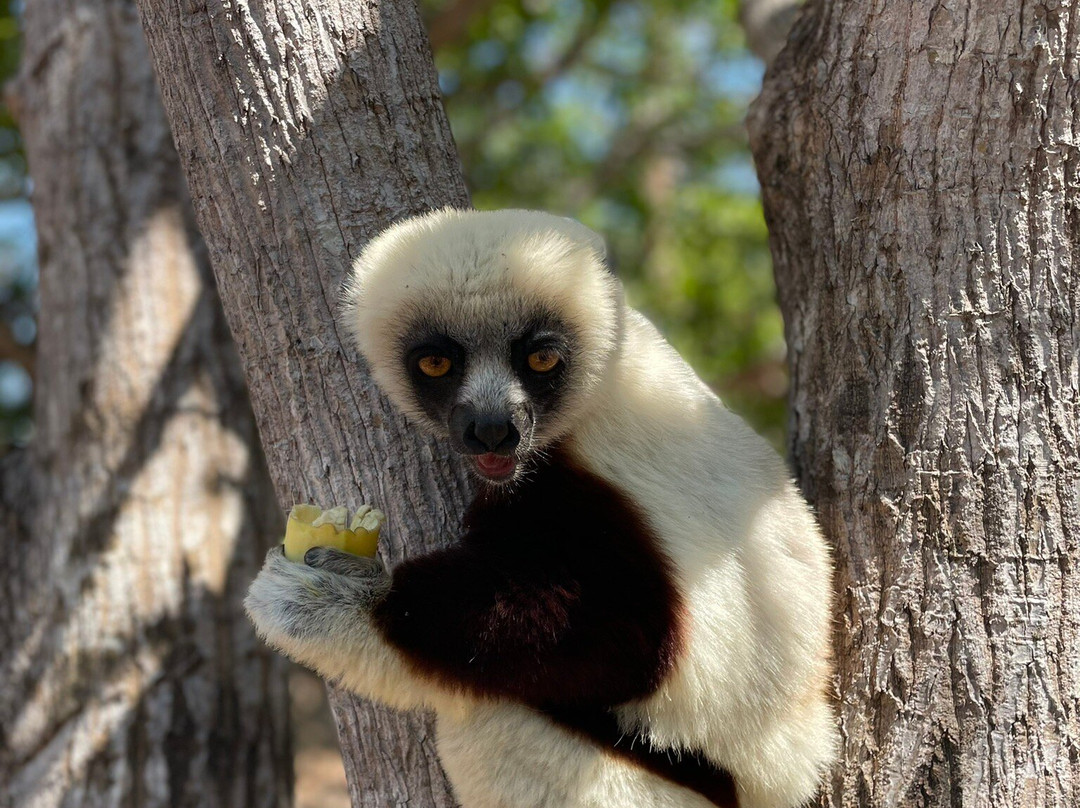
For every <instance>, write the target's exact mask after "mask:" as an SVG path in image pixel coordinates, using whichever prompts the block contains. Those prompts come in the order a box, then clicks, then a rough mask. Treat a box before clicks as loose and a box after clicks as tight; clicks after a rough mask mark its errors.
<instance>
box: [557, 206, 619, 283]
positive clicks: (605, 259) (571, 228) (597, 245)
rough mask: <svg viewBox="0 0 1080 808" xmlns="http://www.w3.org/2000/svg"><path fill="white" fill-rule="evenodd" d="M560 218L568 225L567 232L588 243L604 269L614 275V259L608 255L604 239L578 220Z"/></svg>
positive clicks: (567, 217)
mask: <svg viewBox="0 0 1080 808" xmlns="http://www.w3.org/2000/svg"><path fill="white" fill-rule="evenodd" d="M560 218H561V219H562V221H564V222H565V223H566V224H567V225H568V227H567V228H566V230H567V232H568V233H570V234H572V235H573V236H574V237H575V238H577V239H580V240H581V241H583V242H584V243H586V244H587V245H588V246H589V249H591V250H592V251H593V252H594V253H595V254H596V257H597V258H599V259H600V263H602V264H603V265H604V268H605V269H607V271H608V272H610V273H611V274H613V275H614V274H615V268H614V265H613V262H612V257H611V255H610V254H609V253H608V248H607V242H605V241H604V237H603V236H601V235H600V234H599V233H597V232H596V231H595V230H593V229H592V228H591V227H586V226H585V225H583V224H582V223H581V222H579V221H578V220H577V219H573V218H571V217H569V216H562V217H560Z"/></svg>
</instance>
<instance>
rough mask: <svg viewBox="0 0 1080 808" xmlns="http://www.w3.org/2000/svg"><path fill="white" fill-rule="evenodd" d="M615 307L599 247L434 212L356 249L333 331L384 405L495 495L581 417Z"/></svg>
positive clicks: (614, 328)
mask: <svg viewBox="0 0 1080 808" xmlns="http://www.w3.org/2000/svg"><path fill="white" fill-rule="evenodd" d="M621 300H622V298H621V288H620V287H619V284H618V282H617V281H616V280H615V279H614V277H613V276H612V275H611V274H610V272H608V270H607V268H606V266H605V264H604V257H603V244H602V242H601V241H600V239H599V237H598V236H597V235H596V234H595V233H593V232H592V231H590V230H588V229H587V228H585V227H584V226H582V225H580V224H578V223H577V222H573V221H571V220H568V219H562V218H560V217H557V216H552V215H550V214H546V213H536V212H531V211H494V212H487V213H484V212H477V211H457V210H442V211H437V212H435V213H431V214H428V215H426V216H420V217H416V218H413V219H409V220H406V221H404V222H401V223H399V224H397V225H394V226H393V227H391V228H390V229H389V230H387V231H385V232H384V233H382V234H381V235H379V236H378V237H377V238H375V239H374V240H373V241H372V242H371V243H370V244H369V245H368V246H367V248H366V249H365V250H364V252H363V254H362V255H361V256H360V258H359V259H358V260H357V261H356V263H355V264H354V266H353V272H352V276H351V278H350V280H349V283H348V285H347V287H346V292H345V310H344V319H343V323H344V325H345V326H346V328H348V329H349V330H350V331H351V332H352V334H353V336H354V337H355V338H356V342H357V345H358V346H359V347H360V350H361V352H362V353H363V355H364V357H365V358H366V359H367V361H368V365H369V367H370V369H371V371H372V373H373V375H374V376H375V380H376V382H377V383H378V385H379V387H380V388H381V389H382V391H383V392H384V393H385V394H386V395H387V396H389V398H390V399H391V400H392V401H393V403H394V404H395V405H396V406H397V407H398V408H399V409H400V410H402V411H403V412H404V413H405V414H406V415H408V416H409V417H410V418H413V419H415V420H418V421H419V422H420V423H422V424H424V425H425V426H427V428H428V429H430V430H431V431H433V432H434V433H435V434H437V435H438V436H440V437H442V438H444V439H446V440H448V441H449V442H450V444H451V446H453V448H454V449H455V450H456V451H458V452H460V453H462V454H464V455H468V457H469V459H470V461H471V464H472V467H473V468H474V470H475V471H476V472H477V474H479V475H480V477H481V478H482V479H483V480H485V481H486V482H489V483H492V484H503V483H508V482H512V481H513V480H515V479H517V478H518V477H519V476H520V475H521V474H522V473H524V472H525V471H526V470H527V469H528V467H529V461H530V458H532V457H534V456H535V455H536V453H537V452H541V451H543V450H544V448H545V447H548V446H550V445H551V444H552V443H553V442H554V441H556V440H558V439H559V438H560V437H562V436H564V435H565V434H566V433H567V432H568V431H569V430H570V428H571V427H572V425H573V424H574V422H575V421H576V418H577V416H578V415H580V414H581V412H583V410H584V408H586V407H587V406H588V405H589V401H590V399H591V398H592V397H593V396H592V392H593V391H594V390H595V389H596V387H597V386H598V385H599V384H601V383H602V380H603V378H604V375H605V373H606V372H607V369H608V365H609V363H610V360H611V357H612V355H613V353H614V351H615V348H616V345H617V344H618V341H619V331H620V328H621V316H622V311H623V308H622V302H621Z"/></svg>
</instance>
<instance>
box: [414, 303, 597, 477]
mask: <svg viewBox="0 0 1080 808" xmlns="http://www.w3.org/2000/svg"><path fill="white" fill-rule="evenodd" d="M506 314H508V315H509V314H510V313H509V312H506ZM405 333H406V334H407V335H408V336H407V337H404V338H403V339H402V340H401V360H402V364H403V368H404V372H405V373H406V374H407V376H408V381H409V385H410V386H411V393H412V396H413V397H414V398H415V401H416V403H417V404H418V405H419V407H421V408H422V409H423V411H424V414H425V416H426V419H427V421H428V422H429V424H430V425H431V427H432V428H433V430H434V431H435V432H436V433H437V434H439V435H440V436H442V437H444V438H446V439H447V440H449V441H450V444H451V446H453V448H454V449H455V450H456V451H457V452H459V453H461V454H464V455H467V456H468V457H469V458H470V461H471V463H472V467H473V469H474V470H475V471H476V473H477V474H479V475H480V477H481V478H483V479H484V480H486V481H488V482H491V483H506V482H510V481H512V480H514V479H515V478H516V477H517V476H518V474H519V473H520V471H521V470H522V469H523V468H527V465H528V461H529V458H530V456H531V455H533V454H534V453H535V452H537V451H539V450H541V449H542V448H543V447H544V446H545V445H547V444H548V443H549V442H550V440H551V437H552V435H554V434H556V433H557V432H558V431H559V430H558V429H557V428H553V427H557V426H558V421H559V416H560V414H561V410H562V405H564V404H565V403H566V395H565V394H566V392H567V391H568V390H570V389H572V388H573V387H574V386H575V382H576V379H575V369H576V368H575V359H576V357H575V353H576V351H575V342H576V340H575V338H574V335H573V332H572V330H571V329H570V328H568V327H567V326H566V325H565V324H564V323H562V322H561V321H560V320H559V319H558V318H557V317H555V316H553V315H552V314H550V313H544V312H532V313H527V312H525V313H524V316H513V317H507V318H506V319H505V320H502V321H495V322H491V323H486V324H482V323H476V322H470V321H469V318H465V320H464V321H463V322H457V323H447V322H444V323H441V324H434V323H417V324H416V326H415V327H414V328H410V329H408V330H407V331H406V332H405Z"/></svg>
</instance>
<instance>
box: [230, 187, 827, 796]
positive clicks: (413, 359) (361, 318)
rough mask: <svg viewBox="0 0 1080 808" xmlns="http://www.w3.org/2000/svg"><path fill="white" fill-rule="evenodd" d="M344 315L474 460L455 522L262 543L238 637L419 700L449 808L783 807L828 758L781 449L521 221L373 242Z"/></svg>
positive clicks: (372, 356)
mask: <svg viewBox="0 0 1080 808" xmlns="http://www.w3.org/2000/svg"><path fill="white" fill-rule="evenodd" d="M342 321H343V324H344V326H345V328H346V329H347V330H348V332H349V333H351V334H352V335H353V337H355V340H356V344H357V346H358V348H359V350H360V352H361V353H362V355H363V357H364V358H365V359H366V361H367V364H368V367H369V368H370V371H371V373H372V374H373V376H374V379H375V381H376V383H377V384H378V386H379V387H380V388H381V389H382V391H383V392H384V393H385V394H386V395H387V396H388V397H389V398H390V400H391V401H392V402H393V404H394V405H395V406H396V407H397V408H398V409H400V410H401V411H402V412H403V413H404V414H405V415H406V416H407V417H408V418H409V419H410V421H411V422H413V423H417V424H421V425H423V427H425V428H427V429H429V430H431V431H433V432H434V433H436V434H437V435H439V436H441V437H442V438H443V439H445V440H446V441H448V442H449V444H450V446H452V447H453V449H454V450H455V451H456V452H459V453H460V454H461V455H464V456H465V457H466V458H468V461H469V464H470V466H471V468H472V469H473V470H474V471H475V473H476V476H477V477H478V478H479V484H478V492H477V494H476V498H475V500H474V501H473V503H472V505H471V506H470V508H469V510H468V512H467V514H466V516H465V519H464V530H463V532H462V534H461V536H460V537H459V538H458V539H457V540H456V541H455V542H453V543H451V544H450V545H449V546H448V547H446V549H443V550H440V551H438V552H434V553H431V554H428V555H424V556H421V557H417V558H412V559H409V560H407V561H405V562H404V563H401V564H400V565H398V566H397V567H396V568H395V569H394V570H393V571H392V572H390V573H388V572H387V571H385V570H384V569H383V567H382V565H381V564H379V563H378V562H376V561H373V560H369V559H364V558H359V557H355V556H350V555H347V554H344V553H341V552H338V551H335V550H330V549H312V550H310V551H309V552H308V553H307V555H306V557H305V563H303V564H299V563H292V562H289V561H287V560H286V559H285V558H284V556H283V555H282V552H281V550H280V548H277V549H274V550H272V551H271V552H270V553H269V555H268V557H267V560H266V564H265V566H264V567H263V570H262V572H261V573H260V574H259V576H258V578H257V579H256V580H255V582H254V583H253V584H252V586H251V591H250V593H249V595H248V598H247V603H246V605H247V609H248V613H249V614H250V616H251V618H252V620H253V621H254V623H255V626H256V628H257V630H258V632H259V634H260V635H261V636H262V637H264V638H265V639H266V641H267V642H268V643H270V644H271V645H273V646H275V647H276V648H279V649H280V650H281V651H282V652H284V653H285V654H287V655H288V656H290V657H292V658H293V659H295V660H297V661H298V662H301V663H303V664H305V665H308V666H310V667H311V668H313V669H315V670H316V671H317V672H319V673H320V674H321V675H323V676H324V677H326V678H328V679H331V680H335V681H337V682H339V683H340V684H341V685H342V686H344V687H345V688H348V689H349V690H352V691H355V692H356V693H358V694H361V695H363V696H367V697H370V698H373V699H378V700H380V701H382V702H384V703H386V704H389V705H392V706H395V707H399V708H405V709H427V710H433V711H434V713H435V715H436V723H437V734H438V742H437V748H438V751H439V755H440V758H441V761H442V764H443V766H444V768H445V770H446V773H447V775H448V776H449V779H450V782H451V784H452V785H453V788H454V791H455V794H456V797H457V798H458V799H459V800H460V802H461V804H462V805H463V806H465V808H532V807H535V808H554V807H556V806H558V807H560V808H561V807H562V806H570V807H572V808H579V807H580V808H585V807H586V806H588V807H589V808H653V807H654V806H710V805H712V806H715V805H722V806H735V805H738V806H741V808H790V807H791V806H797V805H801V804H802V803H804V802H805V801H806V800H807V799H809V798H810V797H811V796H812V795H813V794H814V792H815V790H816V788H817V786H818V783H819V780H820V779H821V777H822V774H823V773H824V771H825V770H826V768H827V767H828V766H829V764H830V763H831V761H832V760H833V758H834V756H835V754H836V748H837V728H836V724H835V716H834V711H833V707H832V704H831V701H830V698H829V694H828V689H829V683H830V654H829V623H830V600H831V593H830V579H831V564H830V559H829V554H828V551H827V548H826V545H825V542H824V540H823V538H822V536H821V534H820V531H819V530H818V528H817V526H816V525H815V522H814V519H813V517H812V515H811V512H810V510H809V508H808V506H807V505H806V503H805V502H804V501H803V499H802V498H801V496H800V495H799V494H798V492H797V491H796V488H795V486H794V485H793V483H792V482H791V480H790V479H789V475H788V472H787V470H786V468H785V465H784V463H783V462H782V460H781V459H780V458H779V457H778V456H777V454H776V453H775V452H774V451H773V449H772V448H771V447H770V446H769V445H768V444H767V443H766V442H765V441H764V440H763V439H762V438H761V437H759V436H758V435H756V434H755V433H754V432H753V431H752V430H751V429H750V428H749V427H748V426H747V425H746V424H745V423H744V422H743V421H742V420H741V419H740V418H739V417H737V416H736V415H734V414H733V413H732V412H731V411H729V410H728V409H727V408H726V407H725V406H724V405H723V404H722V403H721V401H720V400H719V399H718V398H717V396H716V395H714V394H713V393H712V392H711V391H710V390H709V388H708V387H707V386H706V385H705V384H704V383H703V382H702V381H701V380H700V379H699V378H698V377H697V376H696V375H695V374H694V372H693V371H692V370H691V369H690V367H689V366H688V365H687V364H686V363H685V362H684V361H683V360H682V359H681V358H680V357H679V355H678V354H677V353H676V352H675V351H674V350H673V349H672V348H671V347H670V346H669V345H668V344H667V342H666V341H665V340H664V339H663V338H662V337H661V336H660V334H659V333H658V332H657V330H656V329H655V328H654V327H653V326H652V325H651V324H650V323H649V322H648V321H647V320H646V319H645V317H643V316H642V315H641V314H639V313H638V312H637V311H635V310H634V309H632V308H630V307H629V306H628V305H627V304H626V303H625V302H624V298H623V291H622V288H621V285H620V283H619V282H618V280H617V279H616V278H615V276H614V275H613V274H612V272H611V271H610V270H609V269H608V267H607V262H606V257H605V249H604V245H603V242H602V240H601V239H600V237H599V236H597V235H596V234H595V233H594V232H592V231H591V230H589V229H588V228H586V227H584V226H583V225H581V224H578V223H577V222H574V221H572V220H569V219H564V218H560V217H557V216H553V215H550V214H546V213H539V212H531V211H520V210H505V211H493V212H476V211H464V210H452V209H446V210H440V211H437V212H434V213H430V214H427V215H423V216H418V217H415V218H411V219H408V220H406V221H402V222H400V223H398V224H396V225H394V226H392V227H391V228H389V229H388V230H386V231H385V232H383V233H382V234H381V235H379V236H378V237H377V238H375V239H374V240H373V241H371V242H370V243H369V244H368V246H367V247H366V248H365V249H364V250H363V253H362V255H361V256H360V257H359V259H358V260H356V262H355V264H354V266H353V267H352V272H351V276H350V278H349V280H348V282H347V287H346V292H345V302H344V305H343V318H342Z"/></svg>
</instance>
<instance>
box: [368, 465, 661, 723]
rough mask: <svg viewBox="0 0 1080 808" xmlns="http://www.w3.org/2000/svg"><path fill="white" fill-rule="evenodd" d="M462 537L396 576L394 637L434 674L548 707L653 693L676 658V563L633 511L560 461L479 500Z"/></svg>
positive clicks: (387, 605)
mask: <svg viewBox="0 0 1080 808" xmlns="http://www.w3.org/2000/svg"><path fill="white" fill-rule="evenodd" d="M464 527H465V532H464V535H463V536H462V538H461V540H460V541H459V542H458V543H457V544H456V545H454V546H452V547H450V548H447V549H446V550H444V551H441V552H438V553H433V554H431V555H428V556H424V557H421V558H418V559H415V560H412V561H410V562H407V563H406V564H403V565H401V566H400V567H399V568H398V569H397V570H396V571H395V574H394V583H393V589H392V591H391V594H390V596H389V597H388V598H387V600H386V601H385V602H384V604H383V605H382V606H381V607H380V612H379V620H380V625H381V627H382V628H383V630H384V632H385V633H386V636H387V638H388V639H389V640H390V641H391V642H392V643H393V644H395V645H397V646H398V647H399V648H400V649H401V650H403V651H404V652H405V653H406V654H407V655H408V656H409V657H410V658H412V659H413V660H414V661H416V662H418V663H419V664H421V665H422V666H423V667H425V668H426V669H428V670H430V671H433V672H435V673H436V674H438V675H441V676H443V677H445V678H447V679H452V680H454V681H455V682H456V683H458V684H464V686H466V687H467V688H469V689H471V690H473V691H479V692H480V693H486V694H493V695H502V696H510V697H512V698H514V699H516V700H518V701H522V702H524V703H526V704H529V705H532V706H534V707H539V708H541V709H547V708H566V707H570V708H598V707H599V708H609V707H612V706H615V705H617V704H622V703H625V702H627V701H629V700H631V699H637V698H641V697H643V696H646V695H648V694H649V693H651V692H653V691H654V690H655V689H656V688H657V687H658V686H659V684H660V682H661V681H663V679H664V677H665V676H666V674H667V673H668V672H669V671H670V670H671V669H672V667H673V665H674V663H675V660H676V659H677V657H678V655H679V652H680V619H681V615H682V609H681V605H680V602H679V596H678V592H677V590H676V588H675V586H674V584H673V581H672V576H671V573H670V563H669V562H668V560H667V559H666V557H665V556H664V554H663V552H662V551H661V549H660V545H659V542H658V541H657V538H656V536H654V535H653V534H652V532H651V530H650V528H649V526H648V524H647V522H646V520H645V518H644V516H643V515H642V514H641V513H640V512H639V511H638V509H637V508H636V507H635V506H634V505H633V503H632V502H630V501H629V500H628V499H627V498H626V497H625V496H623V495H622V494H621V493H620V492H618V491H617V490H616V489H614V488H613V487H612V486H610V485H608V484H607V483H606V482H605V481H604V480H602V479H600V478H599V477H597V476H596V475H593V474H590V473H589V472H587V471H585V470H583V469H580V468H577V467H575V466H574V465H573V464H572V463H570V462H569V461H568V460H567V458H566V456H565V455H564V454H563V453H561V452H555V453H553V455H552V456H551V458H550V459H549V460H548V461H547V462H545V463H544V464H543V465H541V466H540V467H538V468H535V469H533V470H531V471H530V473H529V475H528V476H527V478H526V479H525V480H523V481H521V482H519V483H517V484H515V485H514V487H512V488H511V487H506V488H500V489H490V490H486V491H483V492H481V494H480V495H479V496H478V497H477V499H476V501H475V502H474V503H473V505H472V506H471V507H470V509H469V511H468V513H467V515H466V518H465V524H464Z"/></svg>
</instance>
